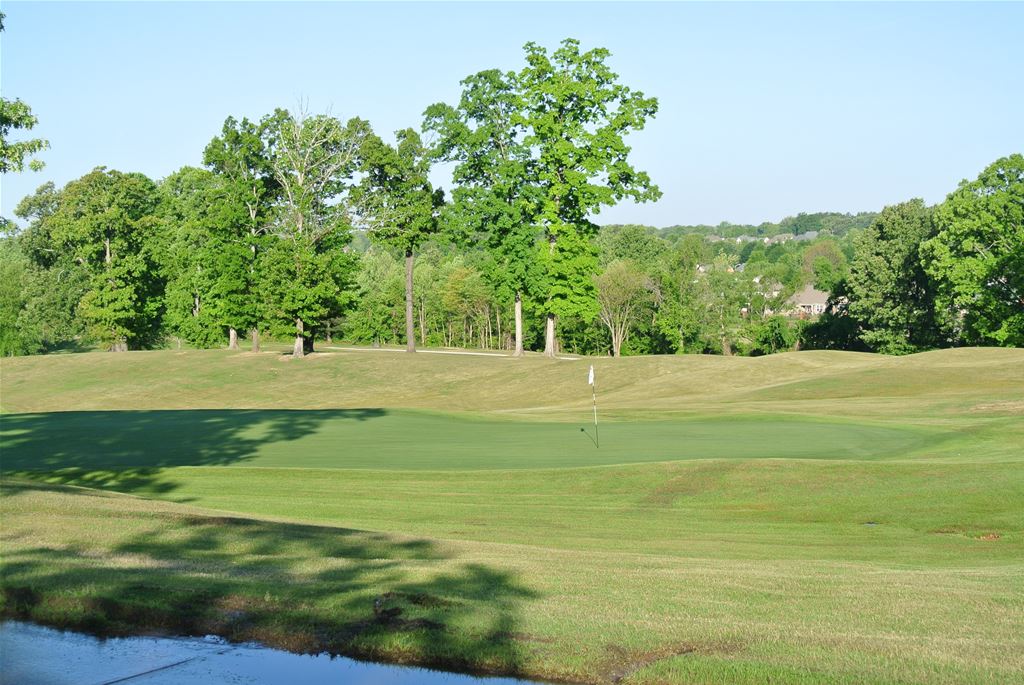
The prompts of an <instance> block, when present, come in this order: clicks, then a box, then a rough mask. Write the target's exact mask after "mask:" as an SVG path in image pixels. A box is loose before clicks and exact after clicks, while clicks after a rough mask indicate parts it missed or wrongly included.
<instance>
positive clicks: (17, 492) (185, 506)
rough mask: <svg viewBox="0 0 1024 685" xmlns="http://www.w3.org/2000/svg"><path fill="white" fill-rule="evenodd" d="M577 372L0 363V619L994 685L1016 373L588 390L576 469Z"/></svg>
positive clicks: (282, 642)
mask: <svg viewBox="0 0 1024 685" xmlns="http://www.w3.org/2000/svg"><path fill="white" fill-rule="evenodd" d="M115 357H116V358H115ZM44 361H45V362H46V363H45V364H44V363H43V362H44ZM590 363H591V360H580V361H578V362H573V361H551V360H545V359H539V358H528V359H525V360H520V361H518V362H517V361H512V360H509V359H507V358H501V357H498V358H480V357H456V356H447V355H373V354H365V355H361V354H357V353H337V354H322V355H319V356H314V357H312V358H310V359H308V360H307V361H306V362H304V363H292V362H286V361H283V360H282V358H281V357H280V356H279V355H277V354H264V355H249V354H244V353H243V354H230V353H227V352H188V353H174V352H152V353H139V354H135V353H133V354H129V355H102V354H84V355H74V356H68V357H59V358H56V357H55V358H52V359H47V360H42V361H41V360H40V359H39V358H27V359H15V360H10V361H5V362H4V378H3V390H4V393H3V398H2V401H3V404H4V409H5V412H6V413H4V414H3V415H2V417H0V440H2V447H3V450H2V455H0V466H2V472H3V473H2V475H3V496H2V498H0V505H2V515H3V522H4V525H3V531H2V535H3V537H2V542H3V562H2V563H3V580H2V583H3V598H4V612H5V615H7V616H13V617H19V618H24V619H29V620H33V621H36V622H40V623H44V624H48V625H55V626H59V627H70V628H78V629H84V630H89V631H92V632H98V633H102V634H111V633H114V634H120V633H129V634H130V633H133V632H152V631H155V632H164V633H170V634H179V633H188V634H200V635H201V634H206V633H216V634H220V635H224V636H226V637H229V638H231V639H236V640H260V641H263V642H266V643H268V644H273V645H276V646H280V647H284V648H288V649H292V650H295V651H321V650H328V651H334V652H337V653H343V654H348V655H356V656H362V657H366V658H372V659H380V660H385V661H393V662H408V663H420V664H434V665H438V666H442V667H444V668H449V669H457V670H468V671H472V672H489V673H503V674H516V675H522V676H527V677H537V678H546V679H555V680H564V681H571V682H585V683H595V684H597V683H619V682H622V683H627V684H635V685H654V684H656V683H716V684H718V683H750V684H751V685H753V684H754V683H763V682H768V681H771V682H777V683H801V684H802V683H850V684H851V685H852V684H853V683H858V684H859V683H878V684H879V685H881V684H882V683H903V682H914V683H917V682H928V683H931V682H936V683H992V682H999V683H1004V682H1007V683H1008V682H1024V659H1022V657H1021V654H1024V640H1022V638H1021V636H1022V635H1024V562H1022V559H1024V451H1022V450H1021V448H1020V446H1021V445H1022V444H1024V421H1022V416H1024V415H1022V413H1021V412H1022V411H1024V353H1021V352H1020V351H1018V350H970V351H968V350H948V351H944V352H939V353H927V354H923V355H913V356H910V357H903V358H892V357H876V356H869V355H856V354H848V353H806V354H805V353H797V354H785V355H776V356H773V357H769V358H763V359H722V358H706V357H680V358H627V359H622V360H614V361H613V360H607V359H597V360H593V363H594V364H595V366H596V367H597V370H598V374H599V375H598V378H599V379H600V380H601V381H602V382H603V385H602V386H601V387H602V389H603V390H602V392H603V395H601V396H600V397H599V399H600V401H601V407H602V409H601V413H602V422H601V425H600V447H598V446H597V445H596V444H595V441H594V437H595V435H594V430H593V426H592V424H591V420H592V415H591V413H590V406H589V395H588V390H589V388H588V386H587V384H586V375H585V374H586V369H587V367H588V365H589V364H590ZM119 365H120V366H119ZM122 367H123V368H122ZM118 369H120V371H118ZM442 397H444V398H447V399H444V400H442V399H440V398H442ZM289 398H290V399H289ZM288 405H290V406H288ZM67 409H73V410H72V411H58V410H67ZM581 428H584V429H585V432H581V430H580V429H581Z"/></svg>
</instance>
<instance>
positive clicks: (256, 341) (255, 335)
mask: <svg viewBox="0 0 1024 685" xmlns="http://www.w3.org/2000/svg"><path fill="white" fill-rule="evenodd" d="M251 333H252V351H253V352H259V351H260V329H258V328H253V329H252V331H251Z"/></svg>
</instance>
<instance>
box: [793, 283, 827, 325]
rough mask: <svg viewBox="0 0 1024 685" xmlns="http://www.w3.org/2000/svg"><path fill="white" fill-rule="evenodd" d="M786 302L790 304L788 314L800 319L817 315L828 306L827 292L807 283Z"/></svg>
mask: <svg viewBox="0 0 1024 685" xmlns="http://www.w3.org/2000/svg"><path fill="white" fill-rule="evenodd" d="M787 303H788V304H789V305H790V310H789V314H790V316H796V317H798V318H801V319H804V318H807V317H809V316H818V315H819V314H824V313H825V309H826V308H827V307H828V293H826V292H824V291H822V290H818V289H817V288H815V287H814V286H812V285H809V286H807V287H806V288H804V289H803V290H801V291H800V292H798V293H795V294H794V295H793V296H792V297H790V298H789V300H787Z"/></svg>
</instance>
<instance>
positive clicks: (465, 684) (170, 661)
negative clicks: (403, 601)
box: [0, 621, 528, 685]
mask: <svg viewBox="0 0 1024 685" xmlns="http://www.w3.org/2000/svg"><path fill="white" fill-rule="evenodd" d="M527 682H528V681H523V680H516V679H513V678H475V677H472V676H466V675H460V674H456V673H445V672H442V671H431V670H427V669H422V668H408V667H404V666H386V665H382V664H370V663H363V662H360V661H355V660H353V659H346V658H342V657H336V658H331V657H330V656H328V655H325V654H321V655H317V656H309V655H300V654H291V653H289V652H282V651H280V650H277V649H270V648H267V647H261V646H259V645H252V644H248V645H232V644H227V643H224V642H222V641H220V640H219V639H216V638H208V639H198V638H157V637H130V638H111V639H107V640H100V639H98V638H95V637H92V636H90V635H83V634H81V633H71V632H61V631H58V630H52V629H50V628H43V627H41V626H36V625H33V624H31V623H22V622H19V621H5V622H3V624H0V683H2V684H3V685H8V684H9V685H16V684H17V685H72V684H73V685H113V684H114V683H130V684H131V685H135V684H139V685H198V684H199V683H203V684H206V683H232V684H234V685H278V684H281V683H305V684H308V685H318V684H327V683H330V684H331V685H338V684H339V683H344V684H345V685H473V684H478V685H479V684H486V685H524V684H525V683H527Z"/></svg>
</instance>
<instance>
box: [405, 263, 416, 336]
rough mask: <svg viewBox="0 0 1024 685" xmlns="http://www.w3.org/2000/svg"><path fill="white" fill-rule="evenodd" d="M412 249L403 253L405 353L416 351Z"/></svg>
mask: <svg viewBox="0 0 1024 685" xmlns="http://www.w3.org/2000/svg"><path fill="white" fill-rule="evenodd" d="M412 266H413V264H412V248H411V247H410V248H407V249H406V251H405V351H406V352H415V351H416V327H415V325H414V324H413V318H412Z"/></svg>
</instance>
